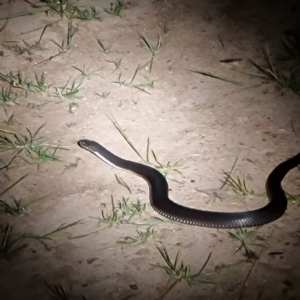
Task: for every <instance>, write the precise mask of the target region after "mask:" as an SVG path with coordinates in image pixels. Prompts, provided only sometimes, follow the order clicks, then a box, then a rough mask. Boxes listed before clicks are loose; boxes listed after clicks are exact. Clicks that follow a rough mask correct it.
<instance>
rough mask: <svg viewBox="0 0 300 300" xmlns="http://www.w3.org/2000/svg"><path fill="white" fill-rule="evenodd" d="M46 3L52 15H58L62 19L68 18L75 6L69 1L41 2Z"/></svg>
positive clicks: (47, 0) (50, 0)
mask: <svg viewBox="0 0 300 300" xmlns="http://www.w3.org/2000/svg"><path fill="white" fill-rule="evenodd" d="M41 2H42V3H45V4H46V5H47V6H48V7H49V9H50V11H51V12H52V13H56V14H58V15H59V16H60V17H61V19H63V17H64V16H68V15H69V14H70V12H71V11H72V9H73V4H72V3H71V2H70V1H69V0H41Z"/></svg>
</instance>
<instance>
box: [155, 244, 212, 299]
mask: <svg viewBox="0 0 300 300" xmlns="http://www.w3.org/2000/svg"><path fill="white" fill-rule="evenodd" d="M156 248H157V250H158V251H159V253H160V255H161V256H162V257H163V259H164V261H165V262H166V265H161V264H151V265H152V266H153V267H155V268H159V269H162V270H164V271H165V272H166V273H167V274H168V276H169V277H170V279H169V280H168V282H167V284H166V287H165V292H164V294H163V295H162V296H161V297H160V298H163V297H164V296H166V295H167V294H168V293H169V292H170V291H171V290H172V289H173V288H174V287H175V285H176V284H177V283H179V282H181V281H182V280H184V281H185V282H186V283H187V284H188V285H189V287H191V286H192V285H193V284H200V283H211V282H208V281H205V280H201V275H202V274H201V273H202V271H203V270H204V268H205V267H206V265H207V263H208V261H209V259H210V256H211V253H210V254H209V255H208V257H207V259H206V261H205V262H204V264H203V265H202V267H201V268H200V270H199V271H198V272H197V273H194V274H192V272H191V267H190V266H189V265H185V264H184V263H183V261H181V263H180V265H179V262H178V258H179V251H178V252H177V254H176V257H175V260H174V262H172V261H171V259H170V256H169V254H168V251H167V249H166V247H164V246H163V247H162V248H161V247H158V246H156Z"/></svg>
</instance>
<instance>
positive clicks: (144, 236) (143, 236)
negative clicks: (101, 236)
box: [117, 226, 155, 245]
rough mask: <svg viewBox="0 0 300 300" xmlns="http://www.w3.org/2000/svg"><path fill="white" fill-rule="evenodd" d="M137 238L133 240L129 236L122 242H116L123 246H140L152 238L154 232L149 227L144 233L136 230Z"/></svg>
mask: <svg viewBox="0 0 300 300" xmlns="http://www.w3.org/2000/svg"><path fill="white" fill-rule="evenodd" d="M136 232H137V234H138V235H137V237H135V238H133V237H130V236H126V237H125V238H124V239H123V240H119V241H117V243H119V244H123V245H132V244H135V245H140V244H144V243H146V242H147V241H148V240H149V239H150V238H153V237H154V234H155V230H154V229H151V226H150V227H148V228H147V229H146V231H139V230H137V231H136Z"/></svg>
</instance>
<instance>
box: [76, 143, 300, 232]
mask: <svg viewBox="0 0 300 300" xmlns="http://www.w3.org/2000/svg"><path fill="white" fill-rule="evenodd" d="M78 145H79V146H80V147H81V148H83V149H85V150H87V151H89V152H91V153H92V154H94V155H96V156H97V157H98V158H100V159H101V160H102V161H104V162H105V163H107V164H109V165H111V166H113V167H115V168H118V169H121V170H126V171H129V172H131V173H133V174H134V175H138V176H140V177H142V178H143V179H144V180H146V181H147V183H148V185H149V198H150V203H151V206H152V207H153V209H154V210H155V211H156V212H157V213H159V214H160V215H162V216H164V217H166V218H168V219H171V220H173V221H177V222H180V223H184V224H188V225H195V226H201V227H211V228H240V227H252V226H260V225H263V224H266V223H270V222H273V221H275V220H276V219H278V218H280V217H281V216H282V215H283V214H284V212H285V210H286V208H287V198H286V195H285V193H284V191H283V189H282V187H281V181H282V180H283V178H284V177H285V176H286V174H287V173H288V172H289V171H290V170H291V169H293V168H295V167H296V166H297V165H299V164H300V153H298V154H297V155H296V156H294V157H292V158H290V159H288V160H286V161H284V162H282V163H280V164H279V165H278V166H277V167H275V168H274V170H273V171H272V172H271V173H270V175H269V176H268V178H267V181H266V192H267V196H268V199H269V203H268V204H267V205H265V206H264V207H262V208H259V209H256V210H252V211H243V212H216V211H206V210H198V209H193V208H189V207H186V206H182V205H180V204H178V203H176V202H174V201H172V200H171V199H169V195H168V191H169V188H168V182H167V180H166V178H165V177H164V176H163V175H162V174H161V173H160V172H159V171H157V170H155V169H154V168H151V167H149V166H146V165H143V164H140V163H136V162H133V161H129V160H125V159H123V158H120V157H118V156H116V155H115V154H113V153H112V152H110V151H109V150H107V149H106V148H104V147H103V146H102V145H100V144H98V143H97V142H95V141H92V140H87V139H83V140H80V141H78Z"/></svg>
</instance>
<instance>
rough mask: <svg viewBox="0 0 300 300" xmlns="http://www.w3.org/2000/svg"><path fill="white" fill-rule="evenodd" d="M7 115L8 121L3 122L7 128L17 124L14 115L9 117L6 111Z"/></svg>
mask: <svg viewBox="0 0 300 300" xmlns="http://www.w3.org/2000/svg"><path fill="white" fill-rule="evenodd" d="M5 114H6V116H7V120H3V123H4V124H6V125H7V126H12V125H14V124H15V115H14V114H13V113H12V114H11V115H10V116H8V115H7V112H6V111H5Z"/></svg>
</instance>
